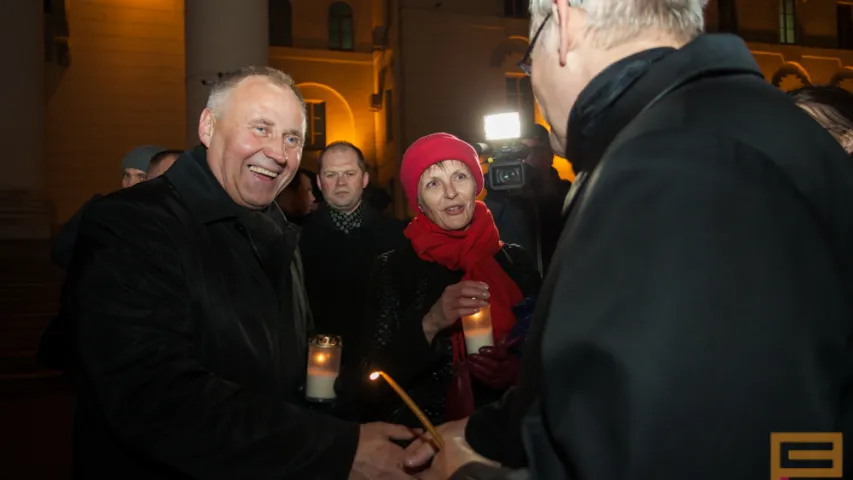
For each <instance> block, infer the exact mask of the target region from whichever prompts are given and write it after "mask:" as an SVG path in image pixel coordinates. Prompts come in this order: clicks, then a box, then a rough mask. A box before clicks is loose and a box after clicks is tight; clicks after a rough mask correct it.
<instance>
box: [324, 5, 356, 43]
mask: <svg viewBox="0 0 853 480" xmlns="http://www.w3.org/2000/svg"><path fill="white" fill-rule="evenodd" d="M329 48H331V49H332V50H352V49H353V35H352V8H351V7H350V6H349V5H348V4H347V3H345V2H335V3H333V4H332V6H331V7H329Z"/></svg>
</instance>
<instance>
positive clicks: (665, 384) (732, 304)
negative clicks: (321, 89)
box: [412, 0, 853, 480]
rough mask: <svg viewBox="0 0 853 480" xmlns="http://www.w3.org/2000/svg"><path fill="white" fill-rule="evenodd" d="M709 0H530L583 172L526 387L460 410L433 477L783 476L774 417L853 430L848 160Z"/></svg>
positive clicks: (547, 80) (545, 86) (568, 148)
mask: <svg viewBox="0 0 853 480" xmlns="http://www.w3.org/2000/svg"><path fill="white" fill-rule="evenodd" d="M578 3H579V2H578ZM617 3H618V5H619V7H620V8H616V4H617ZM703 3H704V2H699V1H696V0H677V1H674V0H667V1H664V0H587V1H586V2H584V3H583V4H582V6H576V5H575V2H569V1H567V0H557V1H556V2H554V0H533V1H532V2H531V11H532V19H531V27H532V28H533V29H534V30H533V32H537V33H536V35H535V36H534V37H533V40H532V41H531V44H530V49H531V51H532V53H533V62H532V64H527V65H525V68H527V69H528V71H530V69H531V68H532V82H533V88H534V92H535V93H536V96H537V99H538V100H539V101H540V102H541V105H542V109H543V111H544V113H545V116H546V118H547V119H548V121H549V123H550V124H551V125H553V126H554V130H552V138H553V142H552V143H553V144H554V146H555V149H556V151H557V152H561V153H563V154H565V155H563V156H565V157H566V158H570V159H572V161H573V162H574V164H575V165H576V166H578V167H579V170H580V174H579V177H578V178H577V180H576V181H575V183H574V185H573V189H572V192H571V193H570V194H569V199H570V200H569V201H568V202H567V203H568V205H567V213H568V218H567V220H566V223H565V227H564V229H563V232H562V236H561V238H560V240H559V244H558V247H557V251H556V254H555V257H554V261H553V263H552V270H551V271H550V272H549V274H548V275H547V278H546V279H545V282H544V285H543V289H542V294H541V297H540V299H539V305H538V308H537V312H536V316H535V319H534V326H533V328H532V332H531V334H530V335H531V336H530V338H529V339H528V342H529V343H528V345H527V346H526V349H525V354H526V356H525V359H524V364H523V366H522V370H523V371H522V374H521V377H520V385H519V387H518V388H517V389H516V390H515V391H513V392H512V393H511V394H509V395H508V396H507V397H506V398H505V401H504V403H503V404H502V405H500V406H496V407H494V408H490V409H487V410H484V411H481V412H478V413H477V414H475V415H472V416H471V417H470V419H469V420H468V422H467V425H465V423H464V422H460V423H457V424H452V425H448V426H446V427H444V428H443V431H444V441H445V444H446V445H447V446H448V447H447V448H445V450H444V451H443V452H442V453H441V454H440V455H439V456H438V458H436V460H435V462H434V464H433V469H434V473H435V474H436V475H437V476H438V477H443V478H446V477H447V476H449V474H450V472H453V471H454V470H456V469H457V468H458V467H460V465H463V464H464V465H465V466H464V467H462V468H461V469H460V470H458V471H457V473H456V476H454V478H465V479H485V478H495V479H497V478H537V479H539V478H543V479H544V478H547V479H569V478H570V479H573V480H588V479H596V480H602V479H607V480H613V479H636V480H642V479H655V480H676V479H678V480H681V479H686V478H690V479H693V480H705V479H708V480H710V479H717V478H721V477H725V478H738V479H741V478H743V479H746V478H750V479H752V478H767V473H768V470H769V466H770V463H771V458H772V457H771V455H775V454H779V453H781V456H782V458H785V457H786V455H787V449H786V448H781V449H780V450H781V452H779V451H776V452H771V449H770V445H771V441H770V439H771V434H772V433H774V432H840V433H843V434H844V437H845V440H846V439H849V438H850V434H853V416H851V413H853V398H851V391H853V389H851V386H853V352H851V349H850V344H851V333H853V322H851V319H853V304H851V303H853V296H851V293H853V292H851V285H853V278H851V274H853V249H851V245H853V215H850V208H851V205H853V163H851V162H850V161H849V157H848V156H847V155H846V154H845V153H844V151H843V150H842V149H841V148H840V147H839V146H838V144H837V142H835V141H834V139H833V138H832V137H831V136H830V135H829V134H828V133H826V132H825V131H824V130H823V129H822V128H821V127H820V126H819V125H818V124H816V123H815V122H814V121H812V120H811V119H810V118H809V117H808V115H806V114H805V113H804V112H803V111H801V110H800V109H798V108H797V107H796V106H794V105H793V104H792V103H791V102H790V101H789V100H788V99H787V98H785V96H784V94H783V93H782V92H779V91H777V90H776V89H774V88H773V87H772V86H770V85H769V84H768V83H766V82H765V80H764V78H763V76H762V74H761V72H760V70H759V68H758V66H757V65H756V63H755V61H754V59H753V57H752V55H751V53H750V52H749V50H748V49H747V47H746V45H745V44H744V43H743V41H742V40H740V39H739V38H737V37H735V36H730V35H709V36H699V34H700V32H701V30H702V18H703V17H702V10H701V4H703ZM697 37H698V38H697ZM528 58H529V57H528ZM463 432H464V433H463ZM522 438H523V442H522V440H521V439H522ZM845 443H849V442H845ZM469 445H470V447H473V451H471V450H470V449H468V448H469ZM838 448H839V447H838V446H836V449H838ZM413 449H414V450H416V451H415V454H417V453H422V452H423V449H420V447H418V446H415V447H413ZM836 451H838V450H836ZM474 452H476V453H474ZM851 452H853V449H851V448H849V447H848V448H847V449H846V452H845V454H846V455H845V458H844V462H843V463H844V467H845V468H848V466H849V465H851V464H853V463H851V461H853V456H851ZM525 453H526V455H525ZM824 453H829V452H824ZM838 453H840V452H838ZM483 457H488V458H490V459H491V460H494V461H497V462H499V463H502V464H503V465H505V466H511V467H514V468H522V467H526V468H524V470H516V471H511V470H509V469H507V470H505V471H501V470H500V468H499V467H497V466H489V465H487V463H486V462H487V461H486V460H485V459H484V458H483ZM777 458H778V457H777ZM824 458H826V457H824ZM412 460H413V461H414V460H417V459H415V458H413V459H412ZM824 466H827V467H828V465H824ZM835 466H836V467H838V466H839V465H838V464H836V465H835ZM788 467H790V469H789V470H788V471H787V472H786V474H783V475H779V476H781V477H788V476H789V477H799V476H806V475H797V474H796V469H797V467H800V468H802V467H803V463H802V462H799V463H797V462H793V463H792V464H789V465H788ZM823 471H824V472H826V473H829V470H828V469H827V470H823ZM818 476H821V477H823V476H825V477H835V476H838V475H832V474H826V475H818Z"/></svg>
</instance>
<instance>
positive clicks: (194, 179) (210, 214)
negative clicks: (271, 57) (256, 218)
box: [164, 145, 242, 223]
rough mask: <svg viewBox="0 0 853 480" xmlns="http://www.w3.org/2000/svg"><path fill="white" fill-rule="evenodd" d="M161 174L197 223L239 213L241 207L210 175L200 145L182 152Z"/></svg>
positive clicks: (210, 172)
mask: <svg viewBox="0 0 853 480" xmlns="http://www.w3.org/2000/svg"><path fill="white" fill-rule="evenodd" d="M164 175H165V176H166V178H168V179H169V181H170V182H171V183H172V185H173V186H174V187H175V189H176V190H177V191H178V194H180V196H181V198H182V199H183V201H184V203H185V204H186V205H187V208H188V209H189V211H190V213H192V215H193V216H194V217H195V218H196V220H198V221H199V222H201V223H212V222H216V221H219V220H225V219H228V218H236V217H238V216H239V215H240V211H241V210H242V207H240V206H239V205H237V204H236V203H234V200H232V199H231V197H229V196H228V193H227V192H226V191H225V189H224V188H222V185H220V184H219V181H218V180H217V179H216V177H214V176H213V172H212V171H211V170H210V166H209V165H208V163H207V150H206V149H205V148H204V147H203V146H201V145H199V146H197V147H195V148H194V149H192V150H188V151H186V152H184V153H183V155H181V156H180V157H179V158H178V160H177V161H176V162H175V164H174V165H172V166H171V167H170V168H169V169H168V170H166V173H165V174H164Z"/></svg>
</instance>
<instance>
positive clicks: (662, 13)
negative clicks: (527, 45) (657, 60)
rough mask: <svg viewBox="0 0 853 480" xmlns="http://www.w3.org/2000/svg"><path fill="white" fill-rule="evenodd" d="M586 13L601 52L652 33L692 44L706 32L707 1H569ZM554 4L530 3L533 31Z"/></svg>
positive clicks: (546, 0)
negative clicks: (671, 36) (646, 33)
mask: <svg viewBox="0 0 853 480" xmlns="http://www.w3.org/2000/svg"><path fill="white" fill-rule="evenodd" d="M568 2H569V5H571V6H572V7H577V8H580V9H581V10H584V11H585V12H586V13H587V18H588V24H587V33H588V34H589V35H590V37H591V38H592V39H593V41H595V42H596V43H597V44H598V45H599V46H600V47H601V48H612V47H615V46H617V45H620V44H622V43H625V42H628V41H630V40H632V39H634V38H637V37H639V36H640V35H641V34H642V33H643V32H645V31H648V30H650V29H656V30H659V31H664V32H666V33H668V34H670V35H673V36H674V37H676V38H677V39H679V40H681V41H683V42H685V43H686V42H689V41H690V40H693V39H694V38H696V37H697V36H699V35H700V34H701V33H702V32H703V31H704V30H705V16H704V12H703V11H704V9H705V6H707V5H708V0H568ZM553 5H554V1H553V0H530V14H531V19H532V22H531V28H538V27H539V24H540V23H541V22H542V20H544V18H545V15H547V14H548V13H550V12H551V8H552V6H553Z"/></svg>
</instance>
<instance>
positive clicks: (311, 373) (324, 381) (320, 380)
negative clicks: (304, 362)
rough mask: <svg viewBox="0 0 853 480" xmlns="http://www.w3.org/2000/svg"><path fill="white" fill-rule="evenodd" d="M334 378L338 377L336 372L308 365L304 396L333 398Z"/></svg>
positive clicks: (320, 398) (322, 398)
mask: <svg viewBox="0 0 853 480" xmlns="http://www.w3.org/2000/svg"><path fill="white" fill-rule="evenodd" d="M336 378H338V374H337V373H335V372H330V371H328V370H323V369H322V368H316V367H308V379H307V381H306V383H305V397H306V398H309V399H312V400H334V399H335V379H336Z"/></svg>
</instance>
